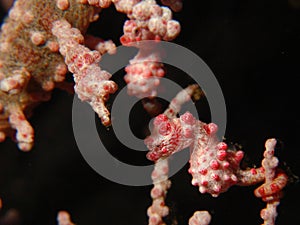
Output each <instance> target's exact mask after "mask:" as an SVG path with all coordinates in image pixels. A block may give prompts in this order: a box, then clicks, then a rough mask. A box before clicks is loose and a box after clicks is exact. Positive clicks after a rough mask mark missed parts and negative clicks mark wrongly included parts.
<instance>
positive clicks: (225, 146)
mask: <svg viewBox="0 0 300 225" xmlns="http://www.w3.org/2000/svg"><path fill="white" fill-rule="evenodd" d="M217 147H218V149H219V150H227V148H228V146H227V144H226V143H225V142H220V143H219V144H218V146H217Z"/></svg>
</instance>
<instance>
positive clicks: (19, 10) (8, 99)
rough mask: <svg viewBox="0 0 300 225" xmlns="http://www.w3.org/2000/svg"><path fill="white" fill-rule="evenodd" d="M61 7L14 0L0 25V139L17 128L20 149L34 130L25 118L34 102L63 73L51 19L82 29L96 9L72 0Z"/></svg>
mask: <svg viewBox="0 0 300 225" xmlns="http://www.w3.org/2000/svg"><path fill="white" fill-rule="evenodd" d="M63 9H64V10H62V9H60V8H59V7H58V4H57V1H40V0H18V1H16V2H15V4H14V6H13V8H12V10H11V11H10V12H9V16H8V18H7V19H6V21H5V23H4V24H3V25H2V28H1V35H0V141H2V140H4V139H5V136H8V135H9V136H13V135H14V132H15V130H16V131H17V134H16V137H15V138H16V139H17V142H18V143H19V147H20V149H22V150H30V149H31V147H32V145H33V136H34V134H33V129H32V127H31V126H30V124H29V123H28V122H27V120H26V118H28V117H29V116H30V114H31V111H32V109H33V107H34V106H35V105H36V104H38V103H40V102H42V101H46V100H48V99H49V98H50V95H51V90H52V89H53V88H54V87H56V86H59V84H61V83H62V82H64V79H65V74H66V73H67V67H66V65H65V63H64V59H63V57H62V56H61V55H60V54H59V52H58V50H59V47H58V43H57V41H56V37H54V36H53V34H52V32H51V29H52V24H53V22H54V21H55V20H59V19H63V18H64V19H66V20H67V21H68V22H69V23H70V24H71V25H72V26H73V27H76V28H78V29H79V30H80V31H81V32H82V33H84V32H85V31H86V29H87V27H88V26H89V23H90V22H91V21H92V20H93V17H94V14H95V10H94V8H93V7H92V6H88V5H83V4H78V3H77V1H76V0H70V1H69V5H68V7H66V9H65V8H63ZM41 12H42V13H41ZM37 65H38V66H37Z"/></svg>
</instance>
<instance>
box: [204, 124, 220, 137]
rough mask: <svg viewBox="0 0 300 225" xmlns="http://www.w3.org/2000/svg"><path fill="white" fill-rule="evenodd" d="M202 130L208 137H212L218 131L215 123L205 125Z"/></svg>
mask: <svg viewBox="0 0 300 225" xmlns="http://www.w3.org/2000/svg"><path fill="white" fill-rule="evenodd" d="M203 128H204V130H205V131H206V133H207V134H208V135H213V134H215V133H217V131H218V126H217V124H215V123H209V124H205V125H204V126H203Z"/></svg>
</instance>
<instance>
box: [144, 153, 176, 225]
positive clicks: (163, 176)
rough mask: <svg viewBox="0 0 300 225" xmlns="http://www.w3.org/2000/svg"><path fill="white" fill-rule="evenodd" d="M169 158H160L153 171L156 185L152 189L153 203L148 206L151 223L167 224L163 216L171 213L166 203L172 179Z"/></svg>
mask: <svg viewBox="0 0 300 225" xmlns="http://www.w3.org/2000/svg"><path fill="white" fill-rule="evenodd" d="M168 171H169V165H168V159H160V160H158V161H157V162H156V163H155V167H154V170H153V172H152V175H151V177H152V180H153V184H154V187H153V188H152V190H151V198H152V199H153V201H152V205H151V206H150V207H149V208H148V211H147V214H148V216H149V223H148V224H149V225H165V223H164V222H163V220H162V218H163V217H165V216H167V215H168V214H169V208H168V207H167V206H166V205H165V198H166V195H167V191H168V189H169V188H170V187H171V181H170V180H168Z"/></svg>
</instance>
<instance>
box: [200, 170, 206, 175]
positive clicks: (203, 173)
mask: <svg viewBox="0 0 300 225" xmlns="http://www.w3.org/2000/svg"><path fill="white" fill-rule="evenodd" d="M207 172H208V171H207V169H200V170H199V173H200V174H201V175H206V174H207Z"/></svg>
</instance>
